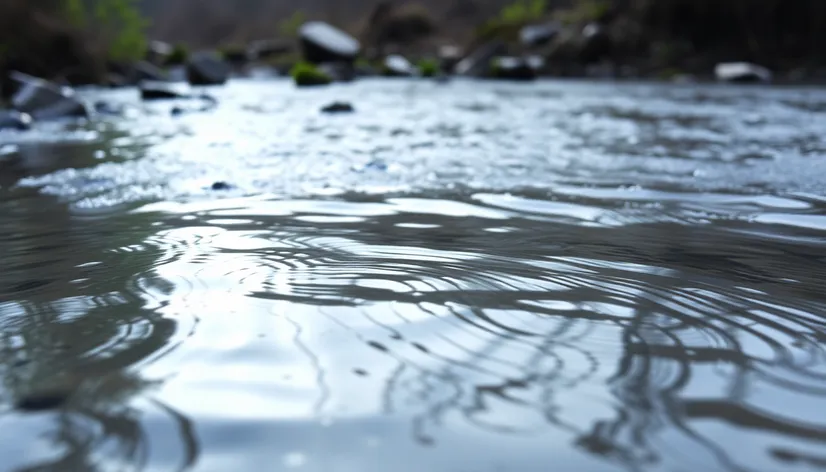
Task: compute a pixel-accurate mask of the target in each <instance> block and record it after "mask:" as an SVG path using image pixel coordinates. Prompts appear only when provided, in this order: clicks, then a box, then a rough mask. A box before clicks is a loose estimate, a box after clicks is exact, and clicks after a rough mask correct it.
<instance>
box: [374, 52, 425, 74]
mask: <svg viewBox="0 0 826 472" xmlns="http://www.w3.org/2000/svg"><path fill="white" fill-rule="evenodd" d="M417 72H418V70H417V69H416V66H414V65H413V64H411V63H410V61H408V60H407V58H406V57H404V56H402V55H399V54H391V55H389V56H387V57H385V58H384V64H382V74H383V75H385V76H388V77H412V76H414V75H416V73H417Z"/></svg>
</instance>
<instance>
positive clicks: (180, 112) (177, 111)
mask: <svg viewBox="0 0 826 472" xmlns="http://www.w3.org/2000/svg"><path fill="white" fill-rule="evenodd" d="M169 113H170V114H171V115H172V116H179V115H183V114H184V109H183V108H181V107H172V110H170V111H169Z"/></svg>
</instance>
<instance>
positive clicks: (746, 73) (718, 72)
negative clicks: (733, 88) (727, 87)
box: [714, 62, 772, 83]
mask: <svg viewBox="0 0 826 472" xmlns="http://www.w3.org/2000/svg"><path fill="white" fill-rule="evenodd" d="M714 75H715V76H716V77H717V80H719V81H721V82H733V83H761V82H762V83H765V82H771V80H772V73H771V71H770V70H768V69H766V68H765V67H762V66H758V65H756V64H750V63H748V62H727V63H722V64H717V66H716V67H715V68H714Z"/></svg>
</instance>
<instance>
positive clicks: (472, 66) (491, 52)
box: [455, 41, 507, 77]
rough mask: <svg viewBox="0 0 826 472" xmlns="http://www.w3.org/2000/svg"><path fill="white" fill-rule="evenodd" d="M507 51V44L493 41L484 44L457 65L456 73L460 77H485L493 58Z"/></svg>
mask: <svg viewBox="0 0 826 472" xmlns="http://www.w3.org/2000/svg"><path fill="white" fill-rule="evenodd" d="M506 50H507V47H506V45H505V43H503V42H501V41H492V42H489V43H486V44H483V45H482V46H480V47H479V48H477V49H476V50H475V51H473V52H472V53H470V55H468V56H467V57H465V58H464V59H462V60H461V61H459V63H458V64H456V68H455V72H456V74H458V75H465V76H471V77H483V76H486V75H488V74H489V72H490V64H491V61H492V60H493V58H495V57H496V56H499V55H501V54H504V53H505V51H506Z"/></svg>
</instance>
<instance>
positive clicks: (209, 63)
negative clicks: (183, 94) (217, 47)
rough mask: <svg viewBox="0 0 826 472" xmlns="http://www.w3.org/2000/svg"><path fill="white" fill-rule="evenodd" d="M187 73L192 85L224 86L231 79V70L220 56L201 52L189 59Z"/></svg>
mask: <svg viewBox="0 0 826 472" xmlns="http://www.w3.org/2000/svg"><path fill="white" fill-rule="evenodd" d="M186 72H187V77H188V78H189V83H190V84H192V85H223V84H224V83H226V81H227V80H228V79H229V74H230V72H231V70H230V67H229V64H227V62H226V61H224V60H223V59H222V58H221V56H219V55H218V54H216V53H214V52H199V53H195V54H193V55H192V56H191V57H190V58H189V61H188V62H187V64H186Z"/></svg>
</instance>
